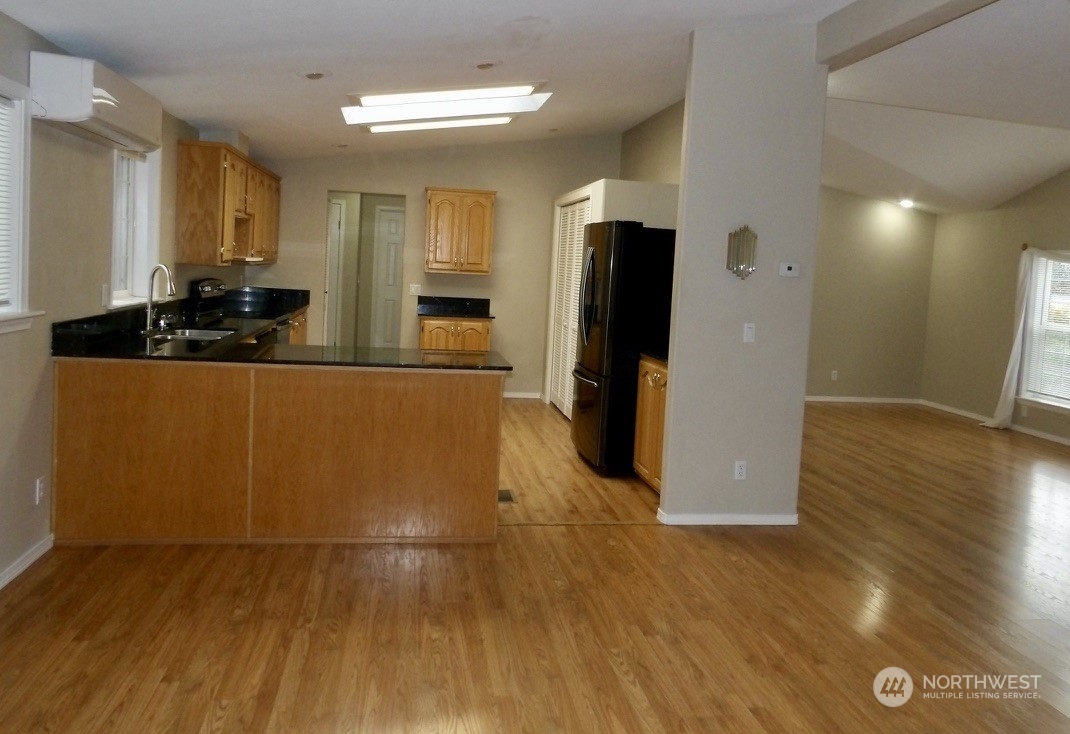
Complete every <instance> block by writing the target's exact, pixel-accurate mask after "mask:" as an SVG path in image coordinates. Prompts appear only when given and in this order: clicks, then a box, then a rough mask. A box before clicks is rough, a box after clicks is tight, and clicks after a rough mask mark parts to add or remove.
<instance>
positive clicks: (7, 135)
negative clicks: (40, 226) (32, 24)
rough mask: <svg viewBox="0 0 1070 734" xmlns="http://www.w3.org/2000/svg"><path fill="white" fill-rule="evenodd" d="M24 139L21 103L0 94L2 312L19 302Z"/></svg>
mask: <svg viewBox="0 0 1070 734" xmlns="http://www.w3.org/2000/svg"><path fill="white" fill-rule="evenodd" d="M21 138H22V135H21V120H20V116H19V109H18V105H16V103H15V102H14V101H13V100H10V99H8V98H7V97H0V313H3V312H9V311H13V310H14V309H15V306H16V305H17V303H18V292H17V291H16V288H17V286H18V282H19V277H18V269H19V262H18V258H19V255H20V254H21V253H20V251H21V241H20V237H21V235H20V221H19V220H20V218H21V213H22V207H21V203H20V201H21V198H20V192H19V189H20V188H21V176H20V169H21V165H20V164H21V158H22V156H21V153H20V146H21V144H22V140H21Z"/></svg>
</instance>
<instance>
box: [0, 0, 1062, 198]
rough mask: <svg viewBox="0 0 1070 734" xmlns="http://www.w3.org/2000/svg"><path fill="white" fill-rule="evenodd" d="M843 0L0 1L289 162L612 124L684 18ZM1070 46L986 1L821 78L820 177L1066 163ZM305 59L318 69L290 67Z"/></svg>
mask: <svg viewBox="0 0 1070 734" xmlns="http://www.w3.org/2000/svg"><path fill="white" fill-rule="evenodd" d="M849 2H850V0H660V2H658V3H650V2H649V1H648V0H582V1H581V0H540V2H538V3H534V2H531V0H496V1H495V2H492V3H488V2H485V1H484V0H452V2H449V3H432V2H427V1H426V0H419V1H418V2H417V1H414V0H392V2H388V3H359V2H354V1H353V0H306V2H304V3H294V2H292V0H230V1H229V2H219V1H218V0H184V1H183V2H180V3H178V2H172V1H171V0H168V1H167V2H164V1H163V0H142V1H141V2H138V3H134V2H131V0H78V1H77V2H76V1H75V0H0V12H3V13H5V14H7V15H9V16H11V17H12V18H14V19H15V20H18V21H19V22H21V23H23V24H24V25H27V26H29V27H30V28H32V29H34V30H36V31H37V32H38V33H40V34H41V35H43V36H45V37H46V38H48V39H49V40H51V41H52V42H54V43H56V44H57V45H59V46H60V47H62V48H64V49H65V50H67V51H68V52H70V53H73V54H76V55H79V56H86V57H89V58H94V59H97V60H99V61H101V62H103V63H104V64H105V65H107V66H109V67H110V68H112V69H114V70H115V71H117V72H119V73H121V74H123V75H124V76H126V77H128V78H129V79H131V80H133V81H134V82H136V83H137V84H139V85H140V86H141V87H143V88H144V89H146V90H147V91H149V92H150V93H152V94H153V95H154V96H156V97H157V98H158V99H160V101H161V102H163V104H164V107H165V108H166V109H167V110H168V111H169V112H171V113H172V114H174V115H175V116H177V117H179V118H181V119H184V120H186V121H188V122H190V123H191V124H193V125H195V126H197V127H199V128H201V129H225V130H240V131H241V132H243V133H244V134H246V135H247V136H248V137H249V138H250V140H251V141H252V148H253V153H254V155H255V156H257V157H263V158H270V159H284V158H301V157H309V156H330V155H345V154H349V153H353V152H361V151H387V150H400V149H406V148H421V147H430V146H443V145H457V144H467V143H475V142H497V141H515V140H531V139H537V138H548V137H553V136H561V137H571V136H576V135H591V134H604V133H619V132H622V131H624V130H626V129H628V128H629V127H631V126H632V125H634V124H636V123H638V122H640V121H642V120H644V119H646V118H648V117H649V116H651V115H652V114H654V113H655V112H657V111H659V110H661V109H663V108H665V107H667V106H668V105H670V104H672V103H673V102H675V101H677V100H679V99H680V98H681V97H682V96H683V93H684V84H685V80H686V73H687V63H688V35H689V32H690V31H691V30H692V29H693V28H696V27H701V26H706V25H713V24H725V23H743V22H747V21H750V20H753V19H755V18H762V19H782V20H789V21H803V22H813V21H816V20H819V19H820V18H823V17H825V16H827V15H828V14H830V13H832V12H834V11H835V10H837V9H839V8H841V7H843V6H845V5H847V4H849ZM1068 39H1070V2H1067V0H999V2H997V3H995V4H993V5H990V6H988V7H986V8H984V9H982V10H979V11H977V12H975V13H973V14H971V15H969V16H966V17H964V18H961V19H959V20H957V21H954V22H952V23H949V24H947V25H945V26H943V27H941V28H938V29H936V30H935V31H930V32H929V33H927V34H925V35H923V36H921V37H918V38H916V39H913V40H911V41H908V42H906V43H904V44H901V45H900V46H897V47H895V48H893V49H890V50H889V51H885V52H884V53H881V54H879V55H877V56H875V57H872V58H870V59H867V60H864V61H862V62H859V63H857V64H855V65H853V66H851V67H848V68H846V69H842V70H840V71H837V72H835V73H833V74H832V75H831V76H830V82H829V92H830V96H831V97H832V99H830V102H829V107H828V122H827V135H826V149H825V173H824V177H825V181H826V183H828V184H829V185H832V186H836V187H838V188H843V189H845V190H848V191H854V192H856V193H860V194H864V195H867V196H874V197H877V198H886V199H898V198H899V197H901V196H908V195H909V196H913V197H914V198H915V199H916V200H917V201H918V202H919V204H920V205H921V206H922V207H923V208H926V209H928V210H930V211H935V212H945V211H964V210H975V209H983V208H987V207H990V206H992V205H995V204H998V203H1000V202H1002V201H1004V200H1006V199H1007V198H1009V197H1011V196H1013V195H1015V194H1017V193H1019V192H1021V191H1023V190H1025V189H1027V188H1029V187H1030V186H1032V185H1035V184H1036V183H1039V182H1041V181H1043V180H1045V179H1046V178H1048V177H1050V176H1052V175H1054V174H1055V173H1058V172H1060V171H1062V170H1065V169H1067V168H1070V104H1068V103H1067V100H1070V54H1068V53H1067V51H1066V49H1067V40H1068ZM488 61H489V62H494V63H495V64H496V66H495V67H494V68H492V69H491V70H489V71H479V70H477V69H476V68H475V67H476V65H477V64H480V63H482V62H488ZM314 71H320V72H326V73H327V76H326V77H325V78H324V79H321V80H319V81H309V80H307V79H305V78H304V74H306V73H308V72H314ZM521 81H536V82H539V81H542V82H545V87H544V90H543V91H550V92H553V97H552V98H551V99H550V101H549V102H548V103H547V104H546V106H545V107H544V108H543V109H542V111H540V112H538V113H536V114H532V115H528V116H526V117H524V116H521V117H520V118H518V119H517V120H515V121H514V122H513V123H511V124H509V125H505V126H502V127H498V128H482V129H469V130H453V131H440V132H435V133H398V134H394V135H371V134H369V133H365V132H361V131H360V130H358V129H354V128H347V127H346V126H345V124H344V123H343V121H342V117H341V112H340V111H339V108H340V107H341V106H342V105H343V104H346V103H347V95H349V94H352V93H360V92H383V91H406V90H414V89H434V88H446V87H453V86H475V85H481V84H498V83H511V82H521ZM339 146H346V147H339Z"/></svg>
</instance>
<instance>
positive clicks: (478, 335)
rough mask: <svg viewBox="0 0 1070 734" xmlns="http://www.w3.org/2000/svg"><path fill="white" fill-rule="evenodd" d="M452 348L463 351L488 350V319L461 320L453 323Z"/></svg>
mask: <svg viewBox="0 0 1070 734" xmlns="http://www.w3.org/2000/svg"><path fill="white" fill-rule="evenodd" d="M453 344H454V345H455V346H454V347H453V348H454V349H459V350H461V351H465V352H487V351H490V321H489V320H487V319H472V320H461V321H458V322H457V323H456V325H455V331H454V338H453Z"/></svg>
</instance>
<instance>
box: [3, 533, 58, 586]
mask: <svg viewBox="0 0 1070 734" xmlns="http://www.w3.org/2000/svg"><path fill="white" fill-rule="evenodd" d="M52 541H53V537H52V535H51V534H50V535H49V536H48V537H47V538H45V539H43V540H42V541H40V542H39V543H37V544H36V545H35V546H34V547H32V548H30V549H29V550H28V551H26V552H25V553H23V554H22V555H21V556H20V557H19V559H18V560H16V561H15V562H14V563H12V564H11V565H10V566H8V567H7V568H5V569H4V570H3V571H0V589H2V588H4V587H5V586H7V585H8V584H10V583H11V582H12V581H14V580H15V578H16V577H17V576H18V575H19V574H20V573H22V572H23V571H25V570H26V569H27V568H29V567H30V565H31V564H33V562H34V561H36V560H37V559H38V558H40V557H41V556H43V555H44V554H45V553H48V551H50V550H51V549H52Z"/></svg>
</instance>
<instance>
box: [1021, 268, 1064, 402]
mask: <svg viewBox="0 0 1070 734" xmlns="http://www.w3.org/2000/svg"><path fill="white" fill-rule="evenodd" d="M1032 288H1033V292H1032V293H1031V294H1030V296H1031V302H1030V313H1029V319H1028V321H1027V329H1028V332H1027V336H1026V343H1025V350H1024V353H1023V363H1022V392H1021V397H1023V398H1030V399H1033V400H1039V401H1042V402H1047V403H1055V404H1057V405H1062V406H1064V407H1070V262H1065V261H1060V260H1054V259H1050V258H1047V257H1044V256H1043V255H1037V256H1036V257H1035V258H1034V261H1033V278H1032Z"/></svg>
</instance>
